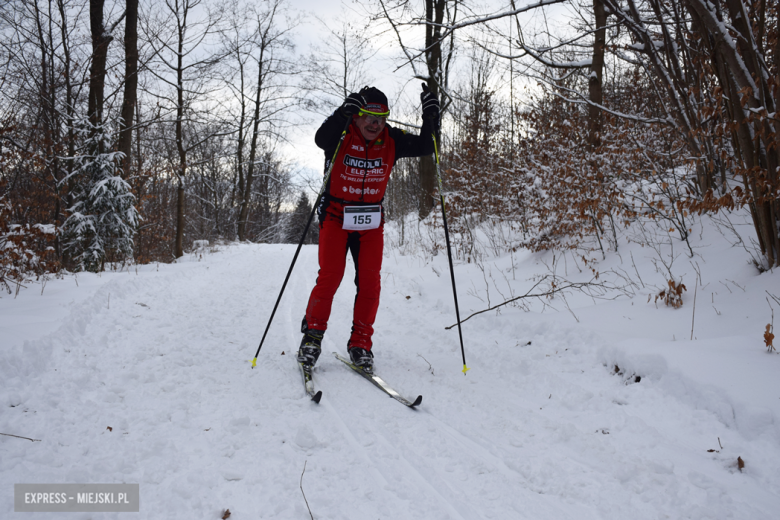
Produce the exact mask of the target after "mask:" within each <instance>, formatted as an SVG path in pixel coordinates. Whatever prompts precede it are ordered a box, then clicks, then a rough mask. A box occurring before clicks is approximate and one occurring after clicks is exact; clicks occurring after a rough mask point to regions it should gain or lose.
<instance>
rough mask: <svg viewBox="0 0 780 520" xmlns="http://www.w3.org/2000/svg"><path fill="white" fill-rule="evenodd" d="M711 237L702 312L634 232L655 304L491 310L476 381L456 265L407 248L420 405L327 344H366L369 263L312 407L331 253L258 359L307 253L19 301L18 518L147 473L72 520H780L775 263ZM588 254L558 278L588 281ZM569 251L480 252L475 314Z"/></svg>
mask: <svg viewBox="0 0 780 520" xmlns="http://www.w3.org/2000/svg"><path fill="white" fill-rule="evenodd" d="M408 232H409V230H408V229H407V233H408ZM388 233H389V234H390V233H391V231H388ZM692 236H693V237H694V238H693V243H692V245H693V246H694V250H695V251H696V252H697V256H696V257H694V258H687V257H686V256H685V255H680V256H678V257H674V258H673V259H671V265H672V272H673V273H674V274H675V276H676V277H677V278H678V279H680V280H682V281H683V283H685V284H686V286H687V288H688V290H687V292H685V293H684V294H683V302H684V304H683V306H682V307H681V308H680V309H672V308H670V307H665V306H664V305H663V303H656V302H654V301H653V299H652V297H653V296H654V295H655V294H657V293H658V291H659V290H660V288H661V287H663V285H664V284H665V281H666V280H665V279H664V277H663V276H661V274H659V273H658V272H657V270H656V268H655V265H657V262H658V260H659V259H658V257H657V253H656V252H655V251H654V250H652V249H651V248H642V247H640V246H639V245H638V244H633V243H632V244H626V243H625V242H621V244H620V249H619V252H618V254H615V253H611V254H608V255H607V259H606V260H604V261H602V262H601V263H600V264H598V266H597V268H598V270H599V271H600V272H601V277H604V278H606V277H608V276H609V274H610V272H616V271H617V270H619V269H624V270H625V272H628V273H633V272H634V270H635V269H636V273H638V275H640V276H641V280H642V282H641V283H639V281H638V280H636V282H637V287H638V289H637V290H636V291H634V293H633V296H631V297H622V298H618V299H614V300H592V299H589V298H586V297H584V296H583V295H578V294H571V295H569V296H567V299H566V302H564V301H563V300H562V299H560V298H559V297H556V298H555V299H553V300H549V301H547V302H546V303H547V305H546V306H541V305H540V304H539V302H536V303H530V304H529V309H528V310H527V311H524V310H523V309H521V308H518V307H509V306H507V307H502V308H501V312H499V313H496V312H493V313H485V314H481V315H478V316H475V317H473V318H471V319H469V320H468V321H465V322H464V323H463V335H464V343H465V351H466V361H467V365H468V367H469V368H470V370H469V371H468V373H467V375H465V376H464V375H463V373H462V372H461V370H462V360H461V353H460V345H459V341H458V333H457V328H453V329H450V330H445V329H444V327H445V326H449V325H452V324H453V323H454V321H455V318H454V315H455V313H454V306H453V301H452V292H451V291H452V290H451V286H450V285H449V276H447V273H448V266H447V258H446V255H444V254H439V255H437V256H435V257H433V258H424V257H423V256H422V255H421V254H406V255H404V254H402V252H403V251H405V250H404V249H403V248H388V250H387V251H386V256H385V259H384V265H383V268H382V278H383V293H382V301H381V304H380V309H379V315H378V320H377V323H376V330H377V332H376V334H375V356H376V367H377V373H379V374H380V375H381V376H382V377H383V378H384V379H385V380H386V381H388V383H389V384H391V385H392V386H393V387H395V388H396V390H398V391H399V392H400V393H401V394H403V395H405V396H407V397H412V398H413V397H415V396H416V395H417V394H422V395H423V402H422V405H421V406H420V407H419V408H418V409H417V410H410V409H407V408H406V407H404V406H402V405H400V404H399V403H397V402H396V401H394V400H392V399H389V398H387V397H386V396H385V395H383V394H382V393H381V392H380V391H379V390H377V389H376V388H374V387H373V386H371V385H370V384H369V383H368V382H366V381H363V380H362V379H361V378H360V377H359V376H357V375H356V374H354V373H352V372H351V371H350V370H349V369H347V368H346V367H344V366H342V365H341V364H340V362H339V361H337V360H336V359H335V358H333V356H332V355H330V354H329V353H330V352H331V351H339V352H342V353H343V352H344V351H345V343H346V340H347V337H348V334H349V327H350V308H351V304H352V301H353V298H354V286H353V285H352V281H351V280H352V278H353V276H354V272H349V269H351V262H348V272H347V273H346V274H345V277H344V282H343V284H342V287H341V289H340V291H339V293H338V294H337V296H336V302H335V305H334V312H333V316H332V319H331V326H330V328H329V329H328V331H327V333H326V335H325V341H324V351H325V353H324V354H323V355H322V357H321V358H320V361H319V363H318V367H317V369H316V371H315V384H316V386H317V388H318V389H321V390H322V391H323V398H322V402H321V403H320V404H319V405H316V404H314V403H312V402H311V401H310V400H309V399H308V397H307V396H306V395H305V393H304V390H303V385H302V384H301V377H300V374H299V370H298V367H297V365H296V363H295V361H294V356H293V353H294V352H295V350H296V349H297V343H298V342H299V341H300V333H299V326H300V325H299V324H300V320H301V317H302V312H303V308H304V305H305V303H306V300H307V298H308V294H309V291H310V290H311V287H312V284H313V283H314V280H315V278H316V273H317V264H316V257H317V254H316V253H317V250H316V246H304V247H303V250H302V252H301V255H300V257H299V259H298V265H297V266H296V268H295V271H294V273H293V276H292V277H291V279H290V282H289V284H288V287H287V291H286V293H285V295H284V297H283V299H282V301H281V303H280V306H279V309H278V311H277V313H276V318H275V321H274V323H273V325H272V327H271V329H270V332H269V334H268V338H267V339H266V342H265V345H264V346H263V348H262V350H261V352H260V354H259V356H258V362H257V368H255V369H251V368H250V367H251V359H252V357H253V356H254V353H255V350H256V349H257V345H258V342H259V339H260V337H261V335H262V332H263V330H264V328H265V325H266V322H267V319H268V316H269V315H270V311H271V309H272V307H273V304H274V302H275V300H276V297H277V295H278V291H279V289H280V287H281V282H282V280H283V279H284V275H285V273H286V270H287V268H288V266H289V262H290V261H291V260H292V256H293V253H294V250H295V247H294V246H289V245H246V244H244V245H229V246H220V248H219V250H218V251H217V250H216V249H215V248H212V249H209V250H201V251H198V253H197V254H193V255H187V256H185V257H183V258H182V259H181V260H180V262H179V263H177V264H174V265H159V266H158V265H156V264H155V265H147V266H138V268H137V270H136V268H135V266H133V267H131V268H130V270H129V271H124V272H106V273H102V274H100V275H93V274H90V273H82V274H79V275H78V278H74V277H66V278H64V279H61V280H49V281H48V282H47V284H46V285H45V287H41V286H40V285H34V284H31V285H30V288H29V289H27V290H22V291H21V292H20V293H19V295H18V296H17V297H16V298H14V297H13V295H10V296H9V295H5V294H4V295H3V296H2V298H0V330H2V338H3V339H2V346H1V348H0V379H2V381H3V382H4V384H3V385H2V387H0V433H5V434H11V435H18V436H23V437H28V438H31V439H37V440H39V441H36V442H31V441H29V440H25V439H20V438H16V437H9V436H0V454H1V455H0V481H1V483H2V484H1V485H2V488H3V489H4V490H5V493H3V494H2V496H1V498H0V517H2V518H27V516H25V515H24V514H22V513H14V512H13V498H12V497H13V494H12V492H11V489H12V485H13V484H15V483H82V482H94V483H121V482H126V483H138V484H140V493H141V512H140V513H121V514H119V513H113V514H112V513H100V514H85V513H84V514H77V513H70V514H69V515H68V518H79V519H81V518H84V519H87V518H100V519H102V518H136V517H137V518H185V519H190V518H215V519H216V518H220V517H221V516H222V513H223V511H224V510H225V509H230V511H231V513H232V515H231V517H230V518H231V519H239V520H240V519H249V518H252V519H257V518H268V519H271V518H278V519H304V518H310V514H309V510H308V509H307V503H308V507H310V508H311V513H312V515H313V517H314V518H316V519H364V518H381V519H394V518H421V519H422V518H424V519H489V518H497V519H498V518H500V519H507V518H513V519H514V518H517V519H533V520H545V519H550V520H562V519H577V520H583V519H616V520H617V519H621V520H622V519H625V518H632V519H653V520H655V519H659V518H674V519H682V518H690V519H730V518H734V519H742V518H750V519H774V518H776V517H777V511H778V508H779V507H780V494H779V492H778V490H777V482H778V481H779V480H780V422H779V421H778V418H779V417H780V386H778V385H777V374H778V372H779V371H780V356H778V355H777V354H770V353H767V351H766V348H765V346H764V344H763V331H764V328H765V326H766V324H767V323H771V322H772V319H773V318H772V309H770V305H772V306H773V307H777V304H776V303H775V302H774V300H773V299H772V298H771V297H770V295H774V296H777V295H778V294H779V293H780V281H779V280H778V274H777V273H773V272H766V273H763V274H759V273H758V271H757V270H756V269H755V268H754V267H753V266H752V265H751V264H749V263H748V255H747V253H746V252H745V251H744V250H742V249H740V248H735V247H731V245H730V244H729V243H728V241H727V240H726V239H724V237H723V236H721V235H720V234H719V233H718V232H717V231H716V230H715V229H714V228H713V227H712V226H705V227H704V228H696V230H695V232H694V233H693V234H692ZM390 238H392V239H393V240H396V239H397V237H390V236H389V237H388V242H390V240H389V239H390ZM678 250H682V248H680V247H679V245H678ZM598 255H599V258H600V252H599V254H598ZM654 255H656V256H654ZM654 261H655V263H654ZM567 262H568V263H566V262H564V261H562V260H560V259H558V261H557V263H556V264H555V265H556V272H557V274H558V275H559V276H568V277H569V278H572V279H573V278H576V277H577V276H584V274H580V273H579V271H578V270H577V265H576V264H575V262H574V259H573V258H569V259H568V261H567ZM667 262H669V259H667ZM552 265H553V264H552V259H551V257H550V255H549V254H530V253H527V252H526V253H523V252H517V253H514V254H513V255H506V256H501V257H498V258H491V259H487V260H484V264H483V267H484V268H485V272H486V273H489V277H487V278H486V277H485V276H483V272H482V271H481V270H480V269H479V266H477V265H475V264H474V263H473V262H472V263H464V262H461V261H458V262H456V268H455V269H456V273H455V274H456V279H457V282H458V289H459V290H458V293H459V301H460V304H461V316H462V317H463V318H465V317H467V316H469V315H470V314H471V313H473V312H475V311H478V310H481V309H484V308H486V307H487V305H486V303H487V299H488V296H489V298H490V302H491V304H493V305H494V304H496V303H497V302H500V301H502V297H501V296H500V294H499V292H498V291H499V290H500V291H501V292H502V293H503V294H504V295H508V294H510V291H512V293H513V294H522V293H523V292H524V290H526V289H527V288H529V287H531V286H532V285H533V280H532V277H534V276H536V275H540V274H546V273H547V272H549V268H548V267H547V266H552ZM580 267H582V265H581V264H580ZM584 271H588V272H587V273H585V274H588V275H589V274H590V272H589V270H588V269H584ZM698 273H700V274H698ZM699 277H700V280H701V282H700V283H697V282H696V280H697V279H699ZM41 289H43V293H42V294H41ZM488 291H489V293H488ZM694 293H695V297H696V308H695V313H694V312H693V310H694V306H693V300H694ZM648 297H650V301H649V302H648ZM692 328H693V340H691V339H690V338H691V329H692ZM109 427H110V428H111V429H110V430H109V429H108V428H109ZM738 457H740V458H741V459H742V460H743V461H744V463H745V467H744V469H742V470H741V471H740V469H739V468H738V467H737V459H738ZM304 468H305V470H304ZM302 490H303V492H302ZM303 493H305V500H304V495H303ZM61 517H62V515H56V514H47V513H38V514H37V515H36V518H61Z"/></svg>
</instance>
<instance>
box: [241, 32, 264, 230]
mask: <svg viewBox="0 0 780 520" xmlns="http://www.w3.org/2000/svg"><path fill="white" fill-rule="evenodd" d="M269 27H270V23H269ZM264 56H265V42H263V44H262V45H261V47H260V57H259V58H258V60H257V92H255V107H254V112H253V114H252V141H251V143H250V144H249V164H248V166H247V169H246V182H245V183H244V192H243V193H242V194H241V211H240V212H239V216H238V233H239V234H238V239H239V240H242V241H243V240H245V239H246V238H245V234H246V219H247V217H248V215H249V202H250V201H251V199H252V180H253V179H254V175H255V160H256V158H257V141H258V139H259V131H260V105H261V104H262V103H261V102H262V95H263V63H264V59H263V58H264Z"/></svg>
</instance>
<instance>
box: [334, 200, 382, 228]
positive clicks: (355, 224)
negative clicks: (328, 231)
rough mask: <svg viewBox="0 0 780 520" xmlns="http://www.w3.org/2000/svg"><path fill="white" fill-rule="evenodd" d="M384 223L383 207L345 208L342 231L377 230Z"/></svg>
mask: <svg viewBox="0 0 780 520" xmlns="http://www.w3.org/2000/svg"><path fill="white" fill-rule="evenodd" d="M381 223H382V206H344V225H343V226H342V229H346V230H349V231H364V230H367V229H376V228H378V227H379V224H381Z"/></svg>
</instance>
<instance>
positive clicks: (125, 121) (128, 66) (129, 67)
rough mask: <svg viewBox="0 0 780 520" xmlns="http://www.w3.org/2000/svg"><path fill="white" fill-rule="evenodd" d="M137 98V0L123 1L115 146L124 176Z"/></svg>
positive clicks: (129, 156) (126, 169)
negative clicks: (121, 66)
mask: <svg viewBox="0 0 780 520" xmlns="http://www.w3.org/2000/svg"><path fill="white" fill-rule="evenodd" d="M137 100H138V0H126V2H125V92H124V100H123V101H122V119H121V120H120V122H119V143H118V146H117V148H118V149H119V151H120V152H122V153H123V154H124V157H123V158H122V163H121V168H122V171H123V172H124V175H125V178H127V176H128V175H129V173H130V165H131V164H132V150H133V115H134V114H135V105H136V102H137Z"/></svg>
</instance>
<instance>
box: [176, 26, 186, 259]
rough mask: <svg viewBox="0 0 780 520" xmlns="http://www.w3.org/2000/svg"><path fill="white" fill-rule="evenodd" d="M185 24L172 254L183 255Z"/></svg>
mask: <svg viewBox="0 0 780 520" xmlns="http://www.w3.org/2000/svg"><path fill="white" fill-rule="evenodd" d="M185 30H186V26H181V25H180V26H179V32H178V38H179V42H178V52H177V57H176V151H177V152H178V153H179V171H178V172H177V174H178V175H177V176H178V178H179V185H178V188H177V190H176V241H175V243H174V251H173V256H174V257H175V258H181V257H182V256H184V176H185V175H186V173H187V149H186V148H185V147H184V129H183V125H184V84H183V76H184V55H183V53H184V37H185V34H184V33H185Z"/></svg>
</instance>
